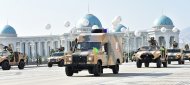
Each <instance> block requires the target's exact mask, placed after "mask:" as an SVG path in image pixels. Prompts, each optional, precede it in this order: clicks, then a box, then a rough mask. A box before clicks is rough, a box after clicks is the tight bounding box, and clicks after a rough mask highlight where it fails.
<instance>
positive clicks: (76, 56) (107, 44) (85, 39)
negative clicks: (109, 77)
mask: <svg viewBox="0 0 190 85" xmlns="http://www.w3.org/2000/svg"><path fill="white" fill-rule="evenodd" d="M97 30H98V29H96V30H95V31H93V32H92V33H83V34H80V35H79V36H78V37H77V39H76V40H75V41H76V44H75V46H74V47H75V50H74V51H72V52H70V53H67V54H66V55H65V56H66V60H65V66H66V67H65V73H66V75H67V76H72V75H73V73H78V72H79V71H82V70H88V72H89V73H90V74H94V76H100V75H101V74H102V73H103V69H104V68H110V69H112V71H113V74H118V72H119V65H120V64H121V63H123V62H124V57H123V50H122V47H123V44H122V42H123V41H122V37H121V36H120V35H118V34H112V33H102V32H101V33H98V32H99V31H97ZM99 30H101V29H99Z"/></svg>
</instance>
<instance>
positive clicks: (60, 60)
mask: <svg viewBox="0 0 190 85" xmlns="http://www.w3.org/2000/svg"><path fill="white" fill-rule="evenodd" d="M64 58H65V57H64V52H55V53H53V54H52V55H51V57H49V58H48V67H52V66H53V64H58V66H59V67H63V66H64Z"/></svg>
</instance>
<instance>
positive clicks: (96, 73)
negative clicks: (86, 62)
mask: <svg viewBox="0 0 190 85" xmlns="http://www.w3.org/2000/svg"><path fill="white" fill-rule="evenodd" d="M101 69H102V65H101V63H100V62H98V63H97V64H96V65H95V66H94V76H100V75H101Z"/></svg>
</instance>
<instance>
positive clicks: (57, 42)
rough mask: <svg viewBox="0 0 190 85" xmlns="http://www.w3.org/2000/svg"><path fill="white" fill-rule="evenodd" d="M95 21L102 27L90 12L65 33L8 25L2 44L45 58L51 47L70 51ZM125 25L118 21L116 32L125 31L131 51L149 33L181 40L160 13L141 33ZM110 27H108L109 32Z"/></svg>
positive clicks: (31, 58) (160, 41)
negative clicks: (27, 31)
mask: <svg viewBox="0 0 190 85" xmlns="http://www.w3.org/2000/svg"><path fill="white" fill-rule="evenodd" d="M94 25H96V27H97V26H98V27H99V28H103V27H102V24H101V22H100V20H99V19H98V18H97V17H96V16H94V15H93V14H87V15H85V16H84V17H82V18H81V19H80V20H79V22H78V23H77V27H74V28H72V29H71V32H70V33H64V34H63V35H47V36H26V37H19V36H17V33H16V30H15V29H14V28H13V27H11V26H10V25H6V26H5V27H4V28H3V29H2V31H1V33H0V44H3V45H8V44H11V46H12V47H13V49H14V51H20V52H22V53H26V54H27V55H28V59H29V61H35V60H36V56H42V57H43V59H46V58H47V57H48V56H49V54H50V49H56V48H59V47H61V46H63V47H65V51H68V50H69V48H70V46H71V44H72V43H71V41H73V40H74V39H75V37H76V36H77V35H79V34H80V33H84V32H91V30H92V28H93V26H94ZM163 27H165V28H166V32H161V28H163ZM122 28H125V29H128V27H125V26H124V25H122V24H118V26H116V27H115V29H114V32H115V33H118V34H125V36H126V37H124V38H125V39H126V41H125V44H126V46H125V49H126V50H128V51H134V50H136V49H138V48H139V47H141V46H144V45H148V42H147V40H148V39H149V38H150V37H155V39H156V40H157V41H158V44H159V45H164V46H166V47H167V48H169V47H170V46H171V44H172V42H173V41H174V40H175V41H177V42H179V31H178V30H177V31H176V32H174V30H173V28H174V25H173V22H172V20H171V19H170V18H169V17H167V16H164V15H163V16H161V17H160V18H158V19H156V21H155V22H154V26H153V27H152V29H150V30H141V31H140V34H141V35H140V36H136V35H135V32H134V31H129V32H127V33H128V34H127V33H122V32H121V29H122ZM109 30H110V29H108V32H110V31H109Z"/></svg>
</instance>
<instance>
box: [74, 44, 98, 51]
mask: <svg viewBox="0 0 190 85" xmlns="http://www.w3.org/2000/svg"><path fill="white" fill-rule="evenodd" d="M100 46H101V43H100V42H79V43H78V45H77V49H78V50H81V51H87V50H90V49H93V47H95V48H97V49H100Z"/></svg>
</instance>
